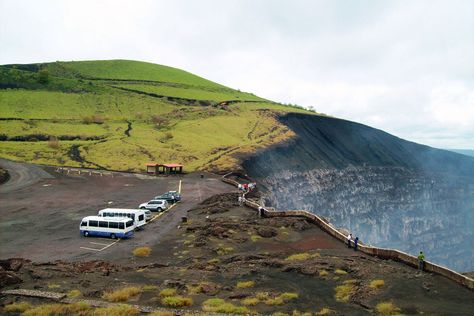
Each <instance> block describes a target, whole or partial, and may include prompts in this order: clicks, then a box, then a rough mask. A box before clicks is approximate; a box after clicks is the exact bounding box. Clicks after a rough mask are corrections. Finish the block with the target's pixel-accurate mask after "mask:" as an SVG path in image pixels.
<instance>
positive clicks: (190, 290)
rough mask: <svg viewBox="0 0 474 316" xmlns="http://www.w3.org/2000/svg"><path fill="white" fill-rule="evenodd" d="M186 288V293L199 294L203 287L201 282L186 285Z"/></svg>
mask: <svg viewBox="0 0 474 316" xmlns="http://www.w3.org/2000/svg"><path fill="white" fill-rule="evenodd" d="M186 288H187V290H188V294H199V293H202V292H203V288H202V285H201V284H198V285H186Z"/></svg>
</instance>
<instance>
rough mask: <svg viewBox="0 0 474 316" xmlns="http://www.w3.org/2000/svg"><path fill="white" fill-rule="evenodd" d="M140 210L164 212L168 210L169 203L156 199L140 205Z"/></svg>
mask: <svg viewBox="0 0 474 316" xmlns="http://www.w3.org/2000/svg"><path fill="white" fill-rule="evenodd" d="M139 208H141V209H147V210H150V211H157V212H163V211H164V210H166V209H167V208H168V202H167V201H166V200H158V199H154V200H151V201H148V202H146V203H142V204H140V206H139Z"/></svg>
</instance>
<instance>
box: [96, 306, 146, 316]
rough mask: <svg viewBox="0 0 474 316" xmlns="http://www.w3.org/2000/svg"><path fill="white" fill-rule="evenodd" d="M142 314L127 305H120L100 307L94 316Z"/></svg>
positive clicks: (131, 315) (133, 315)
mask: <svg viewBox="0 0 474 316" xmlns="http://www.w3.org/2000/svg"><path fill="white" fill-rule="evenodd" d="M139 313H140V312H139V310H138V309H137V308H135V307H133V306H130V305H127V304H119V305H113V306H107V307H100V308H97V309H96V310H94V313H93V315H94V316H135V315H138V314H139Z"/></svg>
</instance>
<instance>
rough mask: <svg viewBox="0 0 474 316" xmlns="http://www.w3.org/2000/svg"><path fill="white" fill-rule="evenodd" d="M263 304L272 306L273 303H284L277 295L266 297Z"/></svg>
mask: <svg viewBox="0 0 474 316" xmlns="http://www.w3.org/2000/svg"><path fill="white" fill-rule="evenodd" d="M265 304H267V305H271V306H274V305H283V304H285V302H284V301H283V299H282V298H281V297H279V296H277V297H271V298H268V299H267V300H266V301H265Z"/></svg>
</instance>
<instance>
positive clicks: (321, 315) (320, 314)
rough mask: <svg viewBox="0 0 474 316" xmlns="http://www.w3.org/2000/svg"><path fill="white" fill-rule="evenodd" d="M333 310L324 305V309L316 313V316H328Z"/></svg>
mask: <svg viewBox="0 0 474 316" xmlns="http://www.w3.org/2000/svg"><path fill="white" fill-rule="evenodd" d="M332 313H333V312H332V310H331V309H329V307H324V308H323V309H322V310H320V311H319V312H317V313H316V316H327V315H331V314H332Z"/></svg>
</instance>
